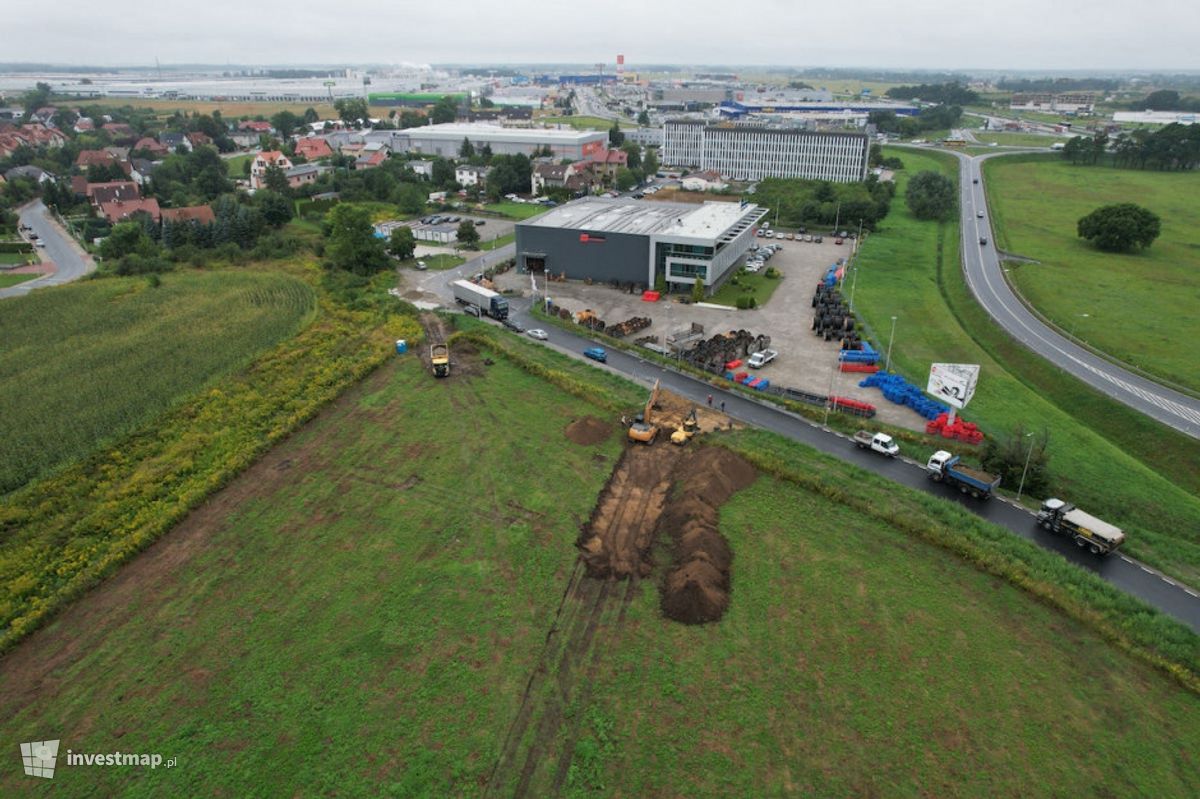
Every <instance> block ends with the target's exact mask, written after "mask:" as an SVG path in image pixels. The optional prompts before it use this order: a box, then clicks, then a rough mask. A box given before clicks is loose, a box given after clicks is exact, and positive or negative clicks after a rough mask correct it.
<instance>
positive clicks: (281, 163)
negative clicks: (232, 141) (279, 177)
mask: <svg viewBox="0 0 1200 799" xmlns="http://www.w3.org/2000/svg"><path fill="white" fill-rule="evenodd" d="M271 166H277V167H279V168H280V169H282V170H283V171H284V172H286V171H287V170H289V169H291V168H292V162H291V161H290V160H289V159H288V157H287V156H286V155H284V154H283V153H281V152H279V151H278V150H263V151H262V152H261V153H258V154H257V155H256V156H254V160H253V161H252V162H251V163H250V188H252V189H261V188H263V187H265V186H266V185H267V183H266V180H267V168H268V167H271Z"/></svg>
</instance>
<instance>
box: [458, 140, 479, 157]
mask: <svg viewBox="0 0 1200 799" xmlns="http://www.w3.org/2000/svg"><path fill="white" fill-rule="evenodd" d="M458 156H459V158H474V157H475V146H474V145H473V144H471V140H470V139H468V138H467V137H466V136H463V141H462V145H461V146H460V147H459V148H458Z"/></svg>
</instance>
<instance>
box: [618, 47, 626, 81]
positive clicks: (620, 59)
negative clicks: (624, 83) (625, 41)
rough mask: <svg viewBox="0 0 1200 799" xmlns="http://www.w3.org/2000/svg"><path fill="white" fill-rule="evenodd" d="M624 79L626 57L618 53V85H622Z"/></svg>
mask: <svg viewBox="0 0 1200 799" xmlns="http://www.w3.org/2000/svg"><path fill="white" fill-rule="evenodd" d="M624 77H625V56H623V55H621V54H620V53H618V54H617V83H620V82H621V79H622V78H624Z"/></svg>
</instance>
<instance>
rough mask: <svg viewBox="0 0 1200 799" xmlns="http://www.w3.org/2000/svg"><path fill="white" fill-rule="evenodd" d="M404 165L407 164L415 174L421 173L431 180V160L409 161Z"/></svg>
mask: <svg viewBox="0 0 1200 799" xmlns="http://www.w3.org/2000/svg"><path fill="white" fill-rule="evenodd" d="M406 166H408V168H409V169H411V170H412V171H413V172H415V173H416V174H418V175H421V176H422V177H426V178H429V179H430V180H433V162H432V161H409V162H408V164H407V165H406Z"/></svg>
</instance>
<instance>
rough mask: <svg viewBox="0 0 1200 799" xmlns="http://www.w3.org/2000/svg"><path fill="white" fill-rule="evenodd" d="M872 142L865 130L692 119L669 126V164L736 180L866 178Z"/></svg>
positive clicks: (665, 133)
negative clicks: (745, 123)
mask: <svg viewBox="0 0 1200 799" xmlns="http://www.w3.org/2000/svg"><path fill="white" fill-rule="evenodd" d="M869 150H870V142H869V141H868V139H867V136H866V134H864V133H842V132H810V131H805V130H800V129H794V128H792V129H789V128H783V129H774V128H764V127H757V126H750V125H710V124H707V123H705V122H698V121H691V120H672V121H668V122H667V123H666V125H664V127H663V148H662V163H663V165H664V166H675V167H691V168H697V169H703V170H714V171H716V172H720V173H721V174H722V175H726V176H728V177H731V178H733V179H734V180H760V179H762V178H810V179H817V180H829V181H834V182H838V183H851V182H854V181H858V180H864V179H866V176H867V156H868V154H869Z"/></svg>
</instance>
